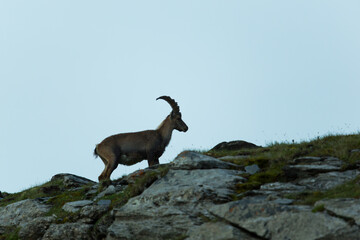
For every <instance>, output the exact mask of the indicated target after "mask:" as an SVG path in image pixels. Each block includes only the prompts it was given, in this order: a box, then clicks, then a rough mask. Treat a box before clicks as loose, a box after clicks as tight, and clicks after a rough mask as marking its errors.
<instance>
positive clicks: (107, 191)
mask: <svg viewBox="0 0 360 240" xmlns="http://www.w3.org/2000/svg"><path fill="white" fill-rule="evenodd" d="M114 193H116V188H115V186H114V185H110V186H108V187H107V188H106V189H105V190H104V191H102V192H101V193H99V194H98V195H97V196H96V197H95V198H94V201H96V200H98V199H100V198H102V197H104V196H106V195H111V194H114Z"/></svg>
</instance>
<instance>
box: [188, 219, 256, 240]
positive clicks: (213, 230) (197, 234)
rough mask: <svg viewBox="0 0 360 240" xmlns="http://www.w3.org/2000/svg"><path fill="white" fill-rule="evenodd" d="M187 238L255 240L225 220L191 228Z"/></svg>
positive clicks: (195, 239)
mask: <svg viewBox="0 0 360 240" xmlns="http://www.w3.org/2000/svg"><path fill="white" fill-rule="evenodd" d="M187 235H188V236H189V237H188V238H186V240H204V239H206V240H238V239H241V240H255V239H258V238H255V237H252V236H250V235H248V234H246V233H244V232H242V231H241V230H239V229H238V228H236V227H233V226H231V225H229V224H226V223H224V222H208V223H204V224H202V225H200V226H195V227H193V228H190V230H189V231H188V233H187Z"/></svg>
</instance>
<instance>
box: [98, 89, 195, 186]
mask: <svg viewBox="0 0 360 240" xmlns="http://www.w3.org/2000/svg"><path fill="white" fill-rule="evenodd" d="M158 99H163V100H165V101H166V102H168V103H169V104H170V106H171V107H172V112H171V113H170V115H168V116H167V117H166V118H165V120H164V121H163V122H162V123H161V124H160V126H159V127H158V128H157V129H156V130H147V131H141V132H134V133H122V134H117V135H113V136H110V137H107V138H105V139H104V140H103V141H102V142H101V143H99V144H98V145H96V148H95V150H94V155H95V156H100V158H101V159H102V161H103V162H104V164H105V169H104V171H103V172H102V173H101V175H100V176H99V181H102V180H109V179H110V175H111V173H112V172H113V171H114V170H115V169H116V168H117V166H118V164H123V165H133V164H135V163H138V162H141V161H142V160H146V159H147V160H148V164H149V166H152V165H155V164H159V157H160V156H161V155H162V154H163V153H164V151H165V148H166V147H167V145H168V144H169V142H170V139H171V135H172V131H173V130H174V129H176V130H178V131H180V132H186V131H187V130H188V126H187V125H186V124H185V122H184V121H183V120H182V119H181V113H180V108H179V106H178V104H177V103H176V102H175V100H174V99H172V98H170V97H168V96H161V97H158V98H157V99H156V100H158Z"/></svg>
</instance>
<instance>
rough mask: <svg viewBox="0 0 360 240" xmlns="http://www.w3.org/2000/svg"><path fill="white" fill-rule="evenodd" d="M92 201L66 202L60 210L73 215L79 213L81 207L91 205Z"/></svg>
mask: <svg viewBox="0 0 360 240" xmlns="http://www.w3.org/2000/svg"><path fill="white" fill-rule="evenodd" d="M92 203H93V201H90V200H81V201H74V202H67V203H65V204H64V206H63V207H62V209H63V210H64V211H66V212H72V213H75V212H77V211H79V210H80V209H81V208H82V207H85V206H87V205H90V204H92Z"/></svg>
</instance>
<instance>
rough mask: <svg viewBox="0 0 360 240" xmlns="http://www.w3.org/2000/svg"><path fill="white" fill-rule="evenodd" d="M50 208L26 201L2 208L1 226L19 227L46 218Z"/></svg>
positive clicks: (34, 201)
mask: <svg viewBox="0 0 360 240" xmlns="http://www.w3.org/2000/svg"><path fill="white" fill-rule="evenodd" d="M49 210H50V206H48V205H45V204H41V203H39V202H38V201H37V200H33V199H26V200H22V201H19V202H15V203H12V204H10V205H7V206H6V207H2V208H0V226H17V225H19V224H22V223H26V222H29V221H31V220H33V219H34V218H37V217H41V216H44V215H45V214H46V213H47V212H48V211H49Z"/></svg>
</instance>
